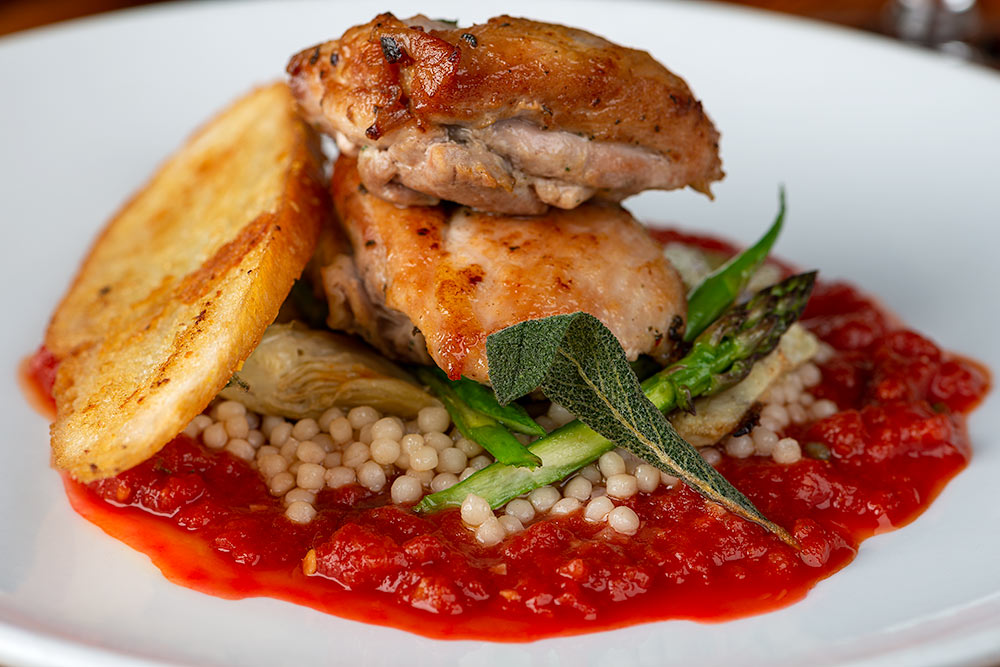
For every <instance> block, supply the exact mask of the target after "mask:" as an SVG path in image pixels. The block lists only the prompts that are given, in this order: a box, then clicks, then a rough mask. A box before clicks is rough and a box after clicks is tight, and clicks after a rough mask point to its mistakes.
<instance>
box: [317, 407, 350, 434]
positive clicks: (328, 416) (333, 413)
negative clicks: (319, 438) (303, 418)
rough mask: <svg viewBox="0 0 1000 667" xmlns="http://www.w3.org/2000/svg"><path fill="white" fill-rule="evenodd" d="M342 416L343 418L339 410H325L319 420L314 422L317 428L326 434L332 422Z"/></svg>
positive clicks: (342, 413)
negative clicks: (317, 425)
mask: <svg viewBox="0 0 1000 667" xmlns="http://www.w3.org/2000/svg"><path fill="white" fill-rule="evenodd" d="M343 416H344V411H343V410H341V409H340V408H337V407H333V408H327V409H326V410H324V411H323V414H321V415H320V416H319V419H317V420H316V423H317V424H319V428H320V430H321V431H326V432H327V433H329V432H330V424H332V423H333V422H334V420H336V419H340V418H341V417H343Z"/></svg>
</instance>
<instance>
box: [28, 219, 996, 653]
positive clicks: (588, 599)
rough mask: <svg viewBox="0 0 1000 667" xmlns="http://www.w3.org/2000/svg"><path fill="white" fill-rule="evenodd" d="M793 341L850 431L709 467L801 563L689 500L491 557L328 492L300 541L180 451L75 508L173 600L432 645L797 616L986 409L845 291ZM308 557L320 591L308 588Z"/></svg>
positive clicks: (966, 373)
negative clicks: (816, 342) (787, 536)
mask: <svg viewBox="0 0 1000 667" xmlns="http://www.w3.org/2000/svg"><path fill="white" fill-rule="evenodd" d="M659 236H660V238H661V240H664V241H669V240H683V241H685V242H689V243H690V242H696V243H698V244H700V245H702V246H704V247H706V248H710V249H712V250H717V251H723V252H732V247H731V246H728V245H727V244H725V243H724V242H720V241H716V240H714V239H708V238H706V237H693V236H690V235H680V234H679V233H677V232H670V231H663V232H660V234H659ZM802 322H803V324H804V325H805V326H806V327H807V328H808V329H810V330H811V331H813V332H814V333H816V334H817V335H818V336H819V337H820V338H821V339H822V340H824V341H826V342H827V343H828V344H829V345H831V346H832V347H833V348H834V350H835V353H834V354H833V356H832V358H831V359H830V360H829V361H827V362H825V363H823V364H821V365H820V367H821V370H822V372H823V380H822V383H821V384H820V385H819V386H817V387H815V388H813V390H812V391H813V393H814V395H815V396H816V397H817V398H826V399H830V400H832V401H834V402H835V403H836V404H837V406H838V408H839V412H838V413H836V414H834V415H832V416H830V417H827V418H825V419H822V420H819V421H816V422H813V423H805V424H802V425H799V426H792V427H790V428H789V429H788V430H787V431H786V434H787V435H789V436H792V437H795V438H797V439H798V440H799V441H800V442H801V443H802V444H803V445H804V448H805V451H806V452H807V453H810V452H811V453H813V455H815V456H817V457H816V458H810V457H809V456H806V457H804V458H803V459H802V460H801V461H799V462H798V463H795V464H791V465H781V464H778V463H775V462H773V461H772V460H771V459H769V458H764V457H750V458H747V459H735V458H730V457H726V456H724V457H723V458H722V462H721V464H719V466H718V468H719V470H720V472H721V473H722V474H723V475H725V476H726V477H727V478H728V479H729V480H730V481H731V482H732V483H733V484H734V485H735V486H736V487H737V488H739V489H740V490H741V491H743V492H744V493H745V494H746V495H747V496H749V498H750V499H751V500H752V501H753V502H754V503H755V504H756V506H757V507H758V508H759V509H760V510H761V511H762V512H763V513H764V514H765V515H766V516H767V517H768V518H770V519H772V520H773V521H776V522H777V523H779V524H781V525H783V526H785V527H786V528H788V529H789V530H790V531H791V532H792V533H793V534H794V535H795V537H796V538H797V539H798V541H799V542H800V544H801V549H800V550H795V549H793V548H791V547H789V546H787V545H786V544H784V543H782V542H781V541H780V540H779V539H777V538H776V537H774V536H772V535H770V534H768V533H766V532H765V531H764V530H763V529H761V528H760V527H758V526H756V525H754V524H751V523H748V522H746V521H743V520H741V519H739V518H737V517H736V516H734V515H731V514H729V513H727V512H726V511H724V510H723V509H721V508H720V507H719V506H717V505H714V504H712V503H708V502H706V501H705V500H704V499H702V498H701V497H700V496H699V495H697V494H696V493H694V492H692V491H691V490H690V489H688V488H687V487H685V486H683V485H677V486H675V487H673V488H666V487H662V486H661V487H660V488H659V489H658V490H657V491H655V492H654V493H652V494H645V493H643V494H639V495H636V496H634V497H632V498H631V499H629V500H625V501H620V502H621V504H626V505H628V506H629V507H631V508H632V509H633V510H635V512H636V513H637V514H638V516H639V518H640V519H641V526H640V529H639V531H638V533H637V534H635V535H633V536H631V537H627V536H624V535H621V534H618V533H616V532H614V531H613V530H611V529H610V528H608V527H607V525H606V524H591V523H588V522H586V521H585V520H584V519H583V517H582V513H577V514H576V515H570V516H564V517H552V518H543V519H541V520H538V521H536V522H535V523H533V524H532V525H530V526H529V527H528V528H526V529H525V530H524V531H522V532H520V533H517V534H515V535H513V536H509V537H508V538H507V539H505V540H504V541H502V542H501V543H500V544H498V545H496V546H493V547H484V546H481V545H480V544H478V543H477V542H476V540H475V537H474V535H473V534H472V532H470V530H469V529H468V528H466V527H465V526H464V525H463V523H462V520H461V517H460V515H459V512H458V511H457V510H448V511H443V512H440V513H437V514H434V515H430V516H418V515H416V514H414V513H413V512H411V511H410V510H409V509H406V508H400V507H396V506H394V505H392V504H391V502H390V500H389V499H388V496H387V494H373V493H372V492H370V491H368V490H366V489H363V488H362V487H360V486H349V487H343V488H340V489H336V490H333V489H326V490H324V491H322V492H320V494H319V495H318V497H317V500H316V503H315V507H316V509H317V510H318V514H317V516H316V518H315V519H314V520H313V521H312V522H311V523H309V524H306V525H299V524H295V523H292V522H290V521H289V520H288V519H286V518H285V516H284V507H283V505H282V502H281V500H280V499H277V498H273V497H272V496H271V495H270V494H269V493H268V489H267V487H266V485H265V484H264V482H263V481H262V480H261V478H260V476H259V474H258V473H257V472H256V471H255V470H253V469H251V468H250V467H249V465H248V464H247V463H245V462H244V461H242V460H239V459H237V458H234V457H232V456H231V455H229V454H227V453H225V452H215V451H210V450H208V449H206V448H204V447H203V446H202V445H200V444H199V443H198V442H196V441H194V440H191V439H190V438H188V437H186V436H184V435H181V436H178V437H177V438H176V439H174V440H173V441H172V442H171V443H170V444H169V445H167V446H166V447H165V448H164V449H163V450H161V451H160V452H159V453H158V454H157V455H155V456H154V457H153V458H151V459H150V460H148V461H146V462H145V463H143V464H142V465H140V466H138V467H136V468H133V469H131V470H128V471H126V472H124V473H122V474H120V475H118V476H117V477H115V478H112V479H107V480H103V481H100V482H95V483H92V484H89V485H81V484H78V483H76V482H74V481H72V480H70V479H67V480H66V489H67V493H68V495H69V498H70V500H71V502H72V504H73V506H74V508H75V509H76V510H77V511H78V512H79V513H80V514H81V515H83V516H84V517H86V518H87V519H88V520H90V521H92V522H94V523H96V524H97V525H99V526H101V527H102V528H103V529H104V530H105V531H106V532H107V533H109V534H110V535H112V536H114V537H116V538H118V539H120V540H122V541H124V542H125V543H126V544H128V545H130V546H132V547H133V548H135V549H138V550H139V551H142V552H143V553H146V554H147V555H149V556H150V558H151V559H152V560H153V562H154V563H156V565H157V566H158V567H159V568H160V569H161V570H162V571H163V573H164V574H165V576H166V577H167V578H168V579H170V580H171V581H173V582H175V583H178V584H181V585H184V586H188V587H190V588H194V589H196V590H200V591H203V592H205V593H209V594H212V595H217V596H220V597H227V598H242V597H249V596H268V597H274V598H278V599H282V600H287V601H290V602H295V603H299V604H303V605H307V606H310V607H313V608H315V609H318V610H321V611H324V612H327V613H330V614H335V615H337V616H342V617H346V618H351V619H357V620H360V621H365V622H370V623H377V624H382V625H388V626H393V627H397V628H402V629H406V630H409V631H412V632H415V633H418V634H422V635H426V636H430V637H438V638H453V639H458V638H475V639H489V640H495V641H528V640H534V639H540V638H544V637H550V636H556V635H568V634H576V633H582V632H593V631H597V630H604V629H609V628H615V627H621V626H626V625H632V624H635V623H641V622H648V621H657V620H664V619H678V618H684V619H697V620H702V621H722V620H727V619H732V618H737V617H741V616H746V615H750V614H757V613H761V612H765V611H769V610H772V609H776V608H779V607H783V606H786V605H788V604H790V603H792V602H794V601H796V600H799V599H801V598H802V597H803V596H805V594H806V593H807V592H808V590H809V589H810V588H812V586H814V585H815V584H816V582H818V581H820V580H821V579H824V578H826V577H828V576H830V575H831V574H833V573H834V572H836V571H837V570H839V569H840V568H842V567H844V566H845V565H847V564H848V563H849V562H850V561H851V560H852V559H853V558H854V556H855V554H856V553H857V549H858V545H859V544H860V542H861V541H862V540H864V539H866V538H868V537H870V536H872V535H874V534H876V533H879V532H884V531H886V530H889V529H893V528H897V527H899V526H901V525H904V524H906V523H907V522H909V521H911V520H913V519H914V518H915V517H916V516H918V515H919V514H920V513H921V512H922V511H923V510H924V509H926V508H927V506H928V505H929V504H930V502H931V501H932V500H933V499H934V497H935V496H936V495H937V493H938V492H939V491H940V490H941V488H942V487H943V486H944V485H945V484H946V483H947V482H948V480H949V479H951V478H952V477H953V476H954V475H955V474H957V473H958V472H959V471H960V470H962V468H963V467H964V466H965V465H966V463H967V462H968V460H969V457H970V454H971V451H970V447H969V443H968V441H967V435H966V428H965V417H964V415H965V414H966V413H967V412H969V411H970V410H972V409H973V408H974V407H975V405H976V404H977V403H978V402H979V401H980V400H982V398H983V396H984V395H985V394H986V392H987V391H988V389H989V381H990V379H989V374H988V372H987V371H986V370H985V369H984V368H982V367H981V366H979V365H977V364H976V363H974V362H971V361H968V360H965V359H962V358H960V357H956V356H954V355H949V354H947V353H944V352H942V351H941V350H940V349H939V348H938V347H937V346H936V345H935V344H934V343H933V342H931V341H930V340H928V339H926V338H925V337H923V336H921V335H920V334H918V333H916V332H913V331H910V330H907V329H903V328H899V327H898V325H896V324H895V321H894V319H893V318H891V317H889V316H887V315H886V314H885V313H883V312H882V311H881V310H880V309H879V307H878V306H877V305H876V303H875V302H874V301H873V300H871V299H869V298H868V297H866V296H864V295H863V294H862V293H860V292H859V291H857V290H855V289H854V288H853V287H851V286H849V285H846V284H843V283H834V284H823V283H820V284H818V285H817V288H816V291H815V294H814V296H813V298H812V300H811V301H810V305H809V307H808V308H807V310H806V312H805V314H804V315H803V318H802ZM55 366H56V363H55V360H54V359H52V358H51V355H48V357H45V356H44V355H39V356H38V358H37V360H36V363H33V364H32V365H31V366H30V369H29V372H30V373H31V374H32V376H33V377H34V378H35V380H36V382H37V383H38V384H39V385H40V386H41V387H43V388H44V389H46V390H48V389H50V388H51V386H52V380H51V378H52V377H53V376H54V369H55ZM817 453H818V454H817ZM310 550H314V553H315V559H316V574H315V575H313V576H306V575H305V574H303V571H302V566H301V562H302V559H303V557H304V556H305V555H306V554H307V552H309V551H310Z"/></svg>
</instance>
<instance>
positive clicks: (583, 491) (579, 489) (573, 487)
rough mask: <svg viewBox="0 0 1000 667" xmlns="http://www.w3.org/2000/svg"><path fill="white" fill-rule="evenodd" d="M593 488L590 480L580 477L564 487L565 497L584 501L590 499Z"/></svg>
mask: <svg viewBox="0 0 1000 667" xmlns="http://www.w3.org/2000/svg"><path fill="white" fill-rule="evenodd" d="M593 488H594V485H593V484H592V483H591V481H590V480H589V479H587V478H586V477H582V476H579V475H578V476H576V477H574V478H573V479H571V480H569V482H567V483H566V486H564V487H563V495H564V496H566V497H567V498H576V499H577V500H580V501H584V500H587V499H588V498H590V491H591V490H592V489H593Z"/></svg>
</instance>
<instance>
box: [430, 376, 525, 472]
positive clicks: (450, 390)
mask: <svg viewBox="0 0 1000 667" xmlns="http://www.w3.org/2000/svg"><path fill="white" fill-rule="evenodd" d="M416 373H417V378H418V379H419V380H420V381H421V382H423V383H424V384H426V385H427V386H429V387H430V388H431V391H433V392H434V394H436V395H437V397H438V398H439V399H441V402H442V403H444V407H445V409H446V410H448V414H449V415H451V420H452V421H453V422H455V426H456V428H458V430H459V432H460V433H461V434H462V435H463V436H465V437H466V438H468V439H469V440H474V441H476V442H478V443H479V445H480V446H481V447H482V448H483V449H485V450H486V451H488V452H489V453H490V454H492V455H493V458H495V459H496V460H497V461H499V462H501V463H503V464H506V465H510V466H515V467H525V468H537V467H538V466H540V465H541V464H542V460H541V459H540V458H538V455H536V454H532V453H531V452H530V451H528V448H527V447H525V446H524V445H522V444H521V443H520V442H519V441H518V439H517V438H515V437H514V436H513V435H511V433H510V431H508V430H507V429H506V428H504V426H503V425H502V424H501V423H500V422H499V421H498V420H497V419H494V418H493V417H491V416H490V415H488V414H485V413H484V412H481V411H479V410H476V409H475V408H473V407H471V406H470V405H469V404H468V403H466V402H465V401H464V400H462V398H461V396H459V393H458V392H457V391H456V390H455V386H454V385H455V383H454V382H452V381H451V380H449V379H448V377H447V376H446V375H445V374H444V372H443V371H441V370H440V369H438V368H433V369H432V368H429V367H427V366H421V367H420V368H418V369H417V371H416ZM483 389H486V388H485V387H483ZM486 391H489V389H486ZM497 407H498V408H500V405H499V404H497ZM500 409H501V410H504V408H500ZM510 411H511V412H515V410H513V409H511V410H510ZM524 417H525V418H527V419H528V421H531V418H530V417H528V415H527V413H525V414H524ZM531 423H532V424H534V421H531ZM535 426H536V427H537V428H538V429H539V430H540V431H541V432H542V433H545V430H544V429H542V427H541V426H538V424H535Z"/></svg>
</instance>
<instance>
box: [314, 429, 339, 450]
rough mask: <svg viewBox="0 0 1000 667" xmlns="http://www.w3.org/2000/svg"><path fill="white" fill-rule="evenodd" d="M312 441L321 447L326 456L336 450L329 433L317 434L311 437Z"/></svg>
mask: <svg viewBox="0 0 1000 667" xmlns="http://www.w3.org/2000/svg"><path fill="white" fill-rule="evenodd" d="M312 441H313V442H315V443H316V444H317V445H319V446H320V447H322V448H323V451H324V452H326V453H328V454H329V453H330V452H332V451H333V450H334V449H336V448H337V445H336V444H335V443H334V442H333V438H331V437H330V434H329V433H317V434H316V435H314V436H313V438H312Z"/></svg>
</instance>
